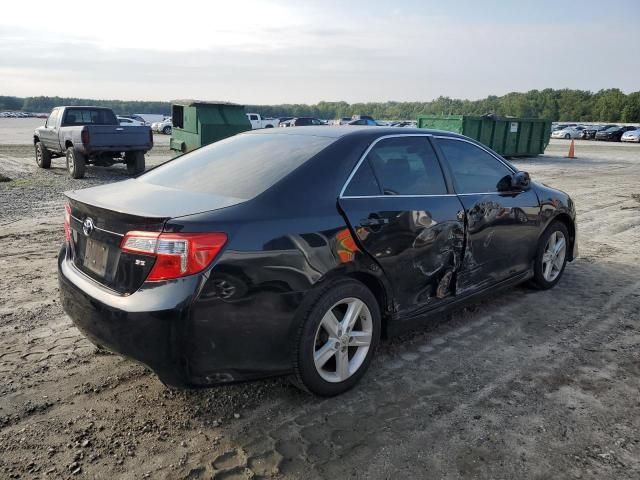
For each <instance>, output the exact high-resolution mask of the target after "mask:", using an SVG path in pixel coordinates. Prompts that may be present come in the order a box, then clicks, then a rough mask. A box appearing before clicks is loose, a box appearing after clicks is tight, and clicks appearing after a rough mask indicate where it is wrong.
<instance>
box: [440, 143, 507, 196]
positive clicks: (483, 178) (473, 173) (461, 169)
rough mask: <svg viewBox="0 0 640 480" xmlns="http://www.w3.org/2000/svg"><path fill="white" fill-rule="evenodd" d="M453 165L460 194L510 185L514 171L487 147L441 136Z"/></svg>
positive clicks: (444, 149) (487, 191) (449, 160)
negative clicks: (489, 151) (487, 150)
mask: <svg viewBox="0 0 640 480" xmlns="http://www.w3.org/2000/svg"><path fill="white" fill-rule="evenodd" d="M438 145H439V146H440V148H441V149H442V152H443V153H444V156H445V157H446V159H447V163H448V164H449V167H450V168H451V173H452V175H453V179H454V181H455V183H456V191H457V192H458V193H492V192H499V191H504V190H505V187H504V185H510V184H511V183H510V177H511V174H512V172H511V170H509V169H508V168H507V167H506V166H505V165H504V164H503V163H502V162H500V161H499V160H498V159H497V158H495V157H494V156H493V155H491V154H489V153H488V152H486V151H485V150H483V149H481V148H480V147H477V146H475V145H473V144H472V143H469V142H464V141H460V140H448V139H442V138H439V139H438Z"/></svg>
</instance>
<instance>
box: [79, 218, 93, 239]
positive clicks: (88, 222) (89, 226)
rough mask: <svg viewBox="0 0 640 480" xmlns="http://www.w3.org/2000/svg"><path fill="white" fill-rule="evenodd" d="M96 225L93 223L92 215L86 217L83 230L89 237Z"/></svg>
mask: <svg viewBox="0 0 640 480" xmlns="http://www.w3.org/2000/svg"><path fill="white" fill-rule="evenodd" d="M94 228H95V225H94V224H93V219H92V218H91V217H87V218H85V219H84V223H83V224H82V231H83V232H84V234H85V235H86V236H87V237H88V236H89V235H91V232H93V229H94Z"/></svg>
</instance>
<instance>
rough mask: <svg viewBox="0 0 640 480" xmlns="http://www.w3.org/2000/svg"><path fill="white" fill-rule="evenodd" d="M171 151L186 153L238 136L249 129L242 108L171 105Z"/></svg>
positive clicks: (190, 103)
mask: <svg viewBox="0 0 640 480" xmlns="http://www.w3.org/2000/svg"><path fill="white" fill-rule="evenodd" d="M171 115H172V120H173V128H172V130H171V141H170V142H169V146H170V148H171V150H175V151H176V152H180V153H186V152H190V151H191V150H195V149H196V148H200V147H202V146H204V145H208V144H210V143H213V142H217V141H218V140H222V139H223V138H227V137H231V136H233V135H235V134H237V133H241V132H246V131H247V130H251V123H250V122H249V119H248V118H247V116H246V115H245V113H244V105H238V104H236V103H230V102H205V101H198V100H175V101H173V102H171Z"/></svg>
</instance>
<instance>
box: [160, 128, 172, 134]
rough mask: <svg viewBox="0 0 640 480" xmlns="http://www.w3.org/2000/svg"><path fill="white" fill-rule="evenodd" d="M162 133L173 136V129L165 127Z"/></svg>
mask: <svg viewBox="0 0 640 480" xmlns="http://www.w3.org/2000/svg"><path fill="white" fill-rule="evenodd" d="M162 133H164V134H165V135H171V127H164V128H163V129H162Z"/></svg>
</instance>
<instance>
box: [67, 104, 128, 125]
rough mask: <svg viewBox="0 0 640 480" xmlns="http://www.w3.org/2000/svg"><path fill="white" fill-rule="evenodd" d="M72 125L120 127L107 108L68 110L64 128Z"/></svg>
mask: <svg viewBox="0 0 640 480" xmlns="http://www.w3.org/2000/svg"><path fill="white" fill-rule="evenodd" d="M72 125H118V120H117V119H116V116H115V115H114V114H113V112H112V111H111V110H107V109H105V108H67V109H66V110H65V112H64V119H63V121H62V126H72Z"/></svg>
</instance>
